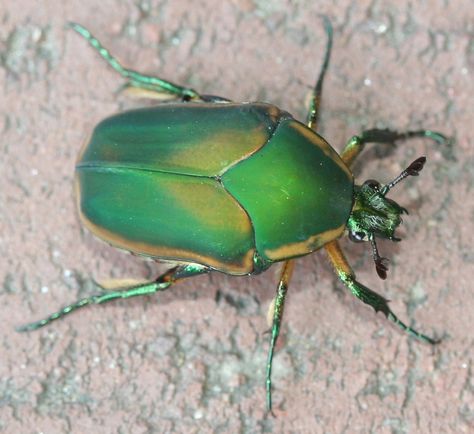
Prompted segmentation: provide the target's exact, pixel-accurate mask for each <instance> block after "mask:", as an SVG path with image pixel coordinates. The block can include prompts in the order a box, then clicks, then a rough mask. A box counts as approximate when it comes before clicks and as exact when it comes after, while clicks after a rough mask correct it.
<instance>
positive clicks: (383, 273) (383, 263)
mask: <svg viewBox="0 0 474 434" xmlns="http://www.w3.org/2000/svg"><path fill="white" fill-rule="evenodd" d="M369 239H370V244H371V246H372V257H373V258H374V262H375V269H376V271H377V274H378V275H379V277H380V278H381V279H382V280H385V279H386V278H387V271H388V265H387V262H388V259H387V258H382V257H381V256H380V255H379V250H378V249H377V244H376V242H375V237H374V236H373V235H372V236H371V237H370V238H369Z"/></svg>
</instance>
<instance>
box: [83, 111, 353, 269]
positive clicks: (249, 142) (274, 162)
mask: <svg viewBox="0 0 474 434" xmlns="http://www.w3.org/2000/svg"><path fill="white" fill-rule="evenodd" d="M76 180H77V190H78V203H79V209H80V214H81V217H82V219H83V221H84V223H85V225H86V226H87V227H88V228H89V229H90V230H91V231H92V232H93V233H94V234H95V235H97V236H98V237H100V238H102V239H104V240H105V241H107V242H108V243H110V244H112V245H114V246H116V247H119V248H122V249H125V250H128V251H131V252H134V253H136V254H139V255H145V256H150V257H153V258H157V259H163V260H171V261H178V262H193V263H199V264H203V265H206V266H209V267H210V268H213V269H216V270H219V271H222V272H225V273H229V274H249V273H252V272H254V271H257V270H255V268H254V262H255V258H256V256H259V258H260V260H261V261H263V262H264V263H266V264H270V263H272V262H274V261H280V260H284V259H287V258H289V257H294V256H301V255H305V254H308V253H310V252H312V251H314V250H316V249H318V248H320V247H321V246H322V245H324V244H325V243H327V242H328V241H330V240H332V239H335V238H337V237H338V236H340V235H341V233H342V232H343V230H344V228H345V225H346V222H347V219H348V218H349V214H350V210H351V207H352V200H353V180H352V175H351V173H350V171H349V170H348V169H347V167H346V166H345V165H344V163H343V162H342V161H341V159H340V158H339V156H338V155H337V153H336V152H335V151H334V150H333V149H332V148H331V147H330V146H329V145H328V144H327V142H326V141H325V140H324V139H323V138H321V137H320V136H319V135H317V134H316V133H315V132H313V131H312V130H310V129H308V128H307V127H305V126H304V125H302V124H301V123H299V122H297V121H295V120H294V119H293V118H292V117H291V116H290V115H289V114H288V113H286V112H282V111H280V110H279V109H278V108H277V107H275V106H272V105H268V104H261V103H252V104H251V103H248V104H233V103H229V104H204V103H187V104H183V103H179V104H162V105H159V106H157V107H153V108H143V109H138V110H133V111H128V112H124V113H120V114H118V115H115V116H112V117H110V118H108V119H105V120H104V121H102V122H101V123H100V124H99V125H97V127H96V128H95V129H94V132H93V134H92V137H91V139H90V141H89V143H88V144H87V145H86V146H85V148H84V149H83V151H82V153H81V155H80V156H79V161H78V163H77V167H76Z"/></svg>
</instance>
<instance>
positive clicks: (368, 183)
mask: <svg viewBox="0 0 474 434" xmlns="http://www.w3.org/2000/svg"><path fill="white" fill-rule="evenodd" d="M364 185H366V186H367V187H370V188H373V189H375V190H379V189H380V182H378V181H376V180H375V179H368V180H367V181H365V182H364Z"/></svg>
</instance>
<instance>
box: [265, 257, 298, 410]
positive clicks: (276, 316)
mask: <svg viewBox="0 0 474 434" xmlns="http://www.w3.org/2000/svg"><path fill="white" fill-rule="evenodd" d="M293 268H294V260H292V259H290V260H289V261H286V262H285V263H284V264H283V269H282V271H281V276H280V283H279V284H278V289H277V294H276V297H275V299H274V302H273V315H272V327H271V329H270V334H271V338H270V349H269V350H268V358H267V370H266V382H265V384H266V398H267V410H268V411H269V412H270V413H271V412H272V364H273V353H274V351H275V345H276V342H277V340H278V336H279V334H280V326H281V320H282V318H283V309H284V306H285V298H286V293H287V291H288V285H289V284H290V279H291V275H292V274H293Z"/></svg>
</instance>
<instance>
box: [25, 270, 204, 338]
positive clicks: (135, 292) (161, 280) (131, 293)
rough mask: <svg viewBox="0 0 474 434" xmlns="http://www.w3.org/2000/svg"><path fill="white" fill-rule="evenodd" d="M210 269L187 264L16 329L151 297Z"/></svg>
mask: <svg viewBox="0 0 474 434" xmlns="http://www.w3.org/2000/svg"><path fill="white" fill-rule="evenodd" d="M209 271H210V269H209V268H207V267H204V266H203V265H198V264H188V265H179V266H177V267H175V268H172V269H170V270H168V271H166V272H165V273H163V274H162V275H161V276H159V277H158V278H157V279H156V280H155V281H153V282H149V283H142V284H139V285H134V286H130V287H127V288H120V289H116V290H115V291H106V290H104V291H102V292H99V293H98V294H95V295H92V296H90V297H85V298H82V299H80V300H77V301H76V302H74V303H72V304H70V305H68V306H66V307H63V308H62V309H61V310H59V311H57V312H55V313H53V314H51V315H49V316H48V317H46V318H44V319H42V320H40V321H36V322H33V323H30V324H26V325H24V326H20V327H18V328H17V330H18V331H21V332H24V331H32V330H36V329H39V328H41V327H43V326H45V325H47V324H49V323H51V322H52V321H55V320H57V319H59V318H62V317H64V316H66V315H68V314H70V313H71V312H74V311H75V310H77V309H80V308H82V307H85V306H89V305H91V304H103V303H108V302H109V301H112V300H117V299H126V298H131V297H137V296H140V295H151V294H154V293H156V292H159V291H164V290H165V289H168V288H169V287H170V286H171V285H173V284H174V283H175V282H177V281H178V280H181V279H185V278H187V277H191V276H196V275H198V274H203V273H207V272H209Z"/></svg>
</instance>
